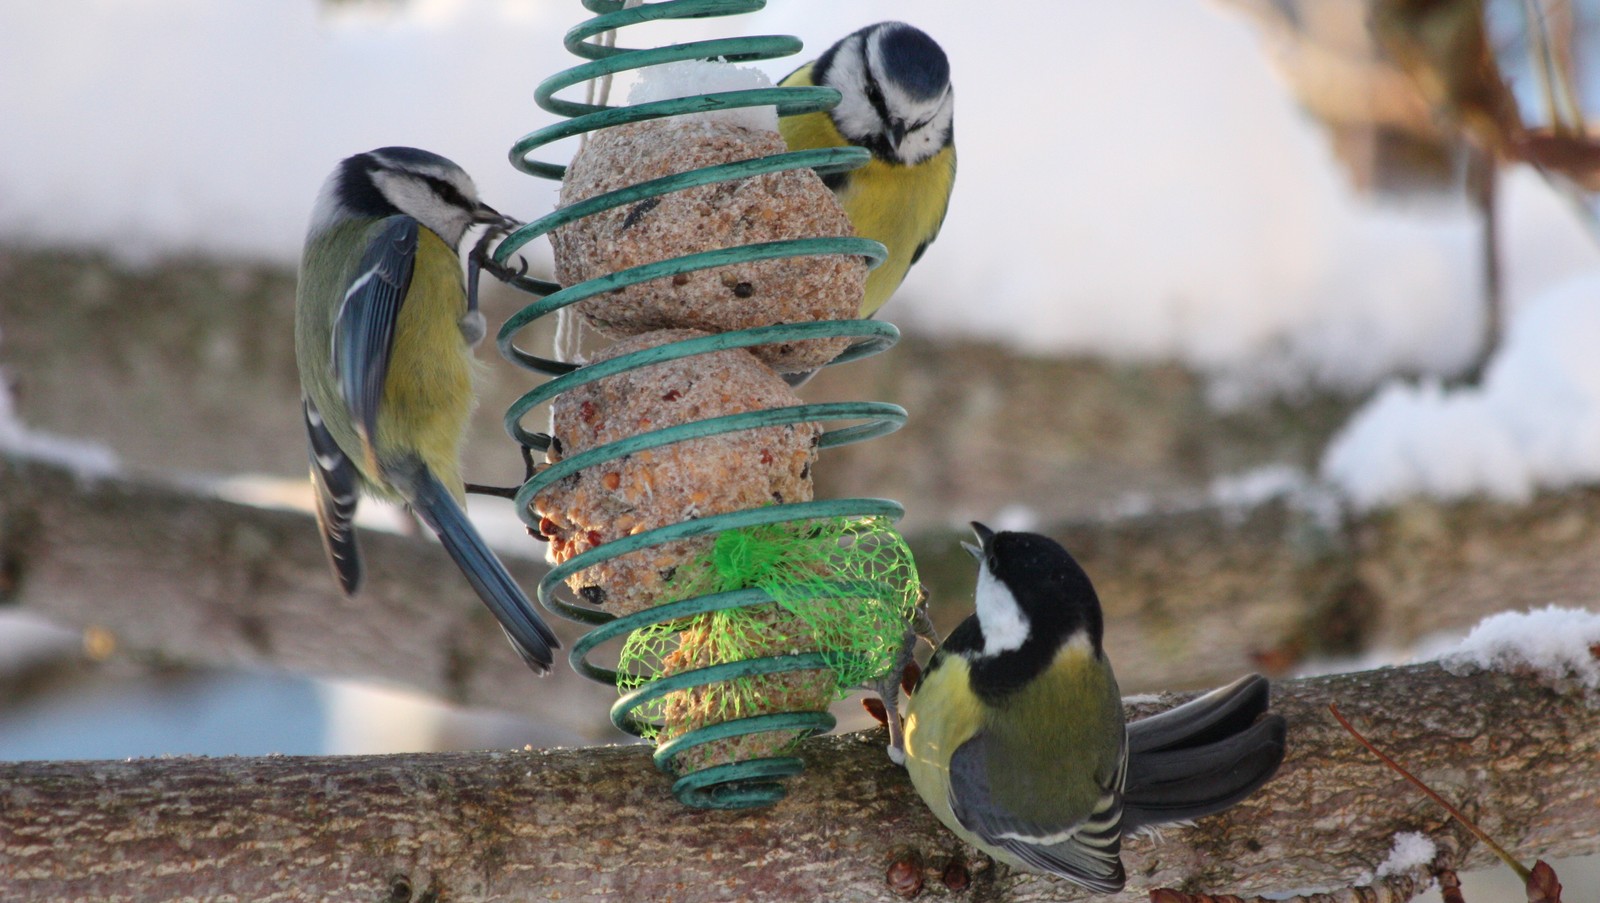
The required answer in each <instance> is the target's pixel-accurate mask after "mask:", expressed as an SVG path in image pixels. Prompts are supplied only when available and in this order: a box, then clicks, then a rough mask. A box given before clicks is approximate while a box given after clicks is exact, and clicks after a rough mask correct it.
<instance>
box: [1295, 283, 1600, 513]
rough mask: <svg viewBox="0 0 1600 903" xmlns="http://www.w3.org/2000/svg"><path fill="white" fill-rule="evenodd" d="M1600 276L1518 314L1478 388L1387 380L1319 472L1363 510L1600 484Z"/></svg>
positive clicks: (1566, 286)
mask: <svg viewBox="0 0 1600 903" xmlns="http://www.w3.org/2000/svg"><path fill="white" fill-rule="evenodd" d="M1597 347H1600V270H1597V271H1591V272H1588V273H1585V274H1582V275H1578V276H1573V277H1571V278H1569V279H1568V280H1567V281H1565V282H1563V283H1561V284H1560V285H1558V286H1555V287H1554V288H1551V289H1549V290H1547V291H1546V292H1544V293H1543V294H1542V295H1540V296H1539V297H1538V298H1536V299H1535V300H1534V301H1533V302H1532V303H1530V304H1529V305H1528V306H1527V307H1526V308H1525V309H1523V310H1521V311H1518V312H1517V314H1516V316H1515V318H1514V319H1513V321H1512V322H1511V324H1510V329H1509V332H1508V335H1507V337H1506V341H1505V343H1504V345H1503V346H1502V347H1501V348H1500V350H1499V351H1498V352H1497V353H1496V355H1495V357H1494V358H1493V360H1492V361H1491V362H1490V365H1489V367H1488V369H1487V371H1486V372H1485V374H1484V378H1483V381H1482V385H1480V386H1468V387H1462V388H1457V389H1446V388H1444V387H1442V386H1441V385H1440V384H1439V382H1438V381H1437V380H1435V379H1427V380H1423V381H1422V382H1420V383H1410V382H1404V381H1396V382H1391V383H1389V384H1388V385H1386V386H1384V388H1383V389H1382V390H1380V391H1379V392H1378V394H1377V395H1376V397H1374V398H1373V399H1372V400H1371V402H1370V403H1368V404H1367V405H1366V406H1365V407H1364V408H1363V409H1361V410H1360V411H1359V412H1357V413H1356V414H1355V415H1354V416H1353V417H1352V418H1351V420H1350V422H1349V423H1347V424H1346V425H1345V426H1344V428H1343V429H1342V430H1341V432H1340V433H1339V434H1338V435H1337V436H1335V437H1334V439H1333V440H1332V442H1331V443H1330V445H1329V448H1328V451H1327V453H1326V455H1325V457H1324V459H1323V463H1322V473H1323V476H1324V477H1325V478H1326V479H1328V480H1329V481H1330V482H1332V483H1334V484H1336V485H1337V486H1339V487H1340V488H1341V489H1342V490H1344V492H1345V493H1347V494H1348V496H1349V497H1350V499H1351V501H1352V502H1353V503H1354V504H1355V505H1356V507H1358V508H1372V507H1376V506H1380V505H1387V504H1392V503H1394V502H1397V501H1400V500H1402V499H1404V498H1406V497H1407V496H1411V495H1416V494H1427V495H1431V496H1434V497H1437V498H1445V499H1454V498H1464V497H1468V496H1473V495H1485V496H1488V497H1489V498H1493V499H1500V500H1504V501H1512V502H1522V501H1527V500H1528V499H1529V498H1531V497H1532V496H1533V494H1534V493H1535V492H1536V491H1538V490H1540V489H1545V488H1559V487H1563V486H1569V485H1573V484H1579V483H1588V482H1594V481H1596V480H1597V479H1600V354H1597V353H1596V351H1595V349H1596V348H1597Z"/></svg>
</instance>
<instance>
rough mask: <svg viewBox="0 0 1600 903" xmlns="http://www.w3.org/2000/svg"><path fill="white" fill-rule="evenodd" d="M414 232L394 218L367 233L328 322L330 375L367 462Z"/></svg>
mask: <svg viewBox="0 0 1600 903" xmlns="http://www.w3.org/2000/svg"><path fill="white" fill-rule="evenodd" d="M418 228H419V227H418V225H417V221H416V220H414V219H412V218H411V217H409V216H401V215H396V216H391V217H388V218H386V219H384V220H383V221H382V222H380V223H379V225H378V226H377V227H376V228H374V229H373V230H372V231H371V232H370V233H369V234H370V236H371V237H370V239H369V241H368V242H367V248H366V251H365V252H364V253H363V254H362V255H361V263H360V265H358V266H357V267H356V273H355V277H354V278H352V279H351V280H350V285H349V286H348V287H347V288H346V289H345V292H344V300H343V302H342V303H340V305H339V313H338V315H337V316H336V317H335V319H334V322H333V373H334V376H335V378H336V379H337V380H338V384H339V391H340V393H341V394H342V396H343V398H344V403H345V406H346V407H347V408H349V410H350V417H351V419H352V420H353V421H354V422H355V425H356V430H357V431H358V432H359V433H360V434H361V441H362V443H363V444H364V445H365V446H366V452H367V455H368V457H373V445H374V443H376V442H377V440H378V436H377V433H378V406H379V404H380V403H381V402H382V401H383V386H384V382H385V381H386V380H387V379H388V377H389V358H390V355H391V353H392V352H393V350H394V335H395V324H397V323H398V322H399V320H400V305H401V304H403V303H404V302H405V298H406V291H407V290H408V289H409V288H410V287H411V272H412V268H413V267H414V265H415V263H416V259H417V230H418Z"/></svg>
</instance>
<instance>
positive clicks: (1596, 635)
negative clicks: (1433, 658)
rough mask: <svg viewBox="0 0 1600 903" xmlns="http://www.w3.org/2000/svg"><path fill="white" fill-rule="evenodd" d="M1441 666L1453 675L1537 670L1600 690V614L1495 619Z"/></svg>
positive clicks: (1551, 609) (1554, 609)
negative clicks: (1487, 671) (1485, 671)
mask: <svg viewBox="0 0 1600 903" xmlns="http://www.w3.org/2000/svg"><path fill="white" fill-rule="evenodd" d="M1439 663H1440V665H1442V666H1443V667H1444V668H1445V670H1447V671H1449V672H1450V673H1452V674H1468V673H1471V672H1472V671H1474V670H1476V669H1480V668H1482V669H1488V670H1494V671H1525V670H1530V669H1531V670H1533V671H1534V672H1536V673H1538V674H1539V675H1540V676H1542V677H1544V678H1546V679H1547V680H1550V681H1553V682H1557V683H1566V682H1569V681H1575V682H1576V683H1577V684H1578V685H1580V686H1582V687H1584V688H1585V689H1588V690H1600V612H1595V611H1586V610H1584V609H1578V608H1564V607H1561V606H1557V605H1550V606H1547V607H1545V608H1541V609H1538V610H1534V611H1527V612H1509V611H1508V612H1501V613H1500V614H1497V615H1491V616H1490V617H1487V618H1484V619H1483V620H1482V621H1480V622H1479V623H1478V626H1476V627H1474V628H1473V629H1472V632H1471V633H1469V634H1467V638H1466V639H1465V640H1462V641H1461V644H1460V645H1459V646H1457V647H1456V648H1455V649H1453V650H1451V651H1448V652H1446V653H1445V654H1444V655H1443V656H1441V658H1440V662H1439Z"/></svg>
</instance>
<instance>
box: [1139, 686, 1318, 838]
mask: <svg viewBox="0 0 1600 903" xmlns="http://www.w3.org/2000/svg"><path fill="white" fill-rule="evenodd" d="M1269 695H1270V685H1269V684H1268V682H1267V680H1266V678H1264V677H1261V676H1260V675H1256V674H1252V675H1250V676H1248V677H1244V678H1240V679H1239V680H1237V681H1234V682H1233V683H1232V684H1229V685H1228V686H1226V687H1222V688H1221V689H1218V690H1214V691H1212V692H1210V693H1207V694H1206V695H1204V696H1201V697H1199V698H1198V699H1195V700H1192V701H1190V702H1187V703H1185V704H1183V705H1181V706H1178V707H1177V708H1174V709H1171V710H1169V711H1166V712H1162V713H1161V714H1159V715H1154V716H1151V717H1149V718H1145V719H1142V720H1140V721H1135V722H1133V723H1132V724H1130V725H1128V750H1129V761H1128V781H1127V785H1126V787H1125V789H1124V792H1123V816H1122V824H1123V828H1124V830H1128V831H1132V830H1136V829H1138V828H1141V827H1148V826H1151V825H1158V824H1163V823H1167V822H1173V821H1182V820H1186V819H1193V818H1200V817H1202V816H1205V815H1211V814H1213V813H1216V812H1220V811H1222V810H1224V809H1226V808H1228V807H1229V806H1232V805H1233V804H1235V803H1237V802H1239V801H1240V800H1242V799H1244V798H1245V797H1247V796H1249V795H1250V794H1252V793H1254V792H1255V791H1256V790H1257V789H1258V788H1260V787H1261V785H1263V784H1265V783H1266V782H1267V781H1268V780H1270V779H1271V778H1272V776H1273V775H1274V774H1276V773H1277V770H1278V765H1279V764H1280V763H1281V762H1282V761H1283V754H1284V749H1285V745H1286V741H1287V736H1288V725H1287V723H1286V722H1285V721H1284V720H1283V717H1282V716H1281V715H1275V714H1266V711H1267V705H1268V701H1269Z"/></svg>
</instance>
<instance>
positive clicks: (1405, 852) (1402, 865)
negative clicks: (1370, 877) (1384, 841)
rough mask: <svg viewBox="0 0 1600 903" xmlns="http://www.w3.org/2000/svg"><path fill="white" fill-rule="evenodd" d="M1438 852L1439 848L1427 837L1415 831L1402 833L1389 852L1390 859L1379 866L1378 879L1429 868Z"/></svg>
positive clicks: (1397, 835) (1398, 835) (1396, 836)
mask: <svg viewBox="0 0 1600 903" xmlns="http://www.w3.org/2000/svg"><path fill="white" fill-rule="evenodd" d="M1438 852H1439V848H1438V847H1436V846H1434V843H1433V841H1432V840H1429V839H1428V837H1427V835H1425V834H1419V833H1417V832H1415V831H1402V832H1400V833H1398V834H1396V835H1395V836H1394V846H1393V847H1391V848H1390V850H1389V858H1387V859H1385V860H1383V862H1382V863H1381V864H1380V865H1379V866H1378V871H1377V877H1379V878H1384V877H1387V876H1389V875H1404V874H1405V873H1407V872H1411V871H1415V870H1417V869H1423V868H1427V867H1429V866H1430V865H1432V864H1433V860H1434V857H1435V856H1436V855H1438Z"/></svg>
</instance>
